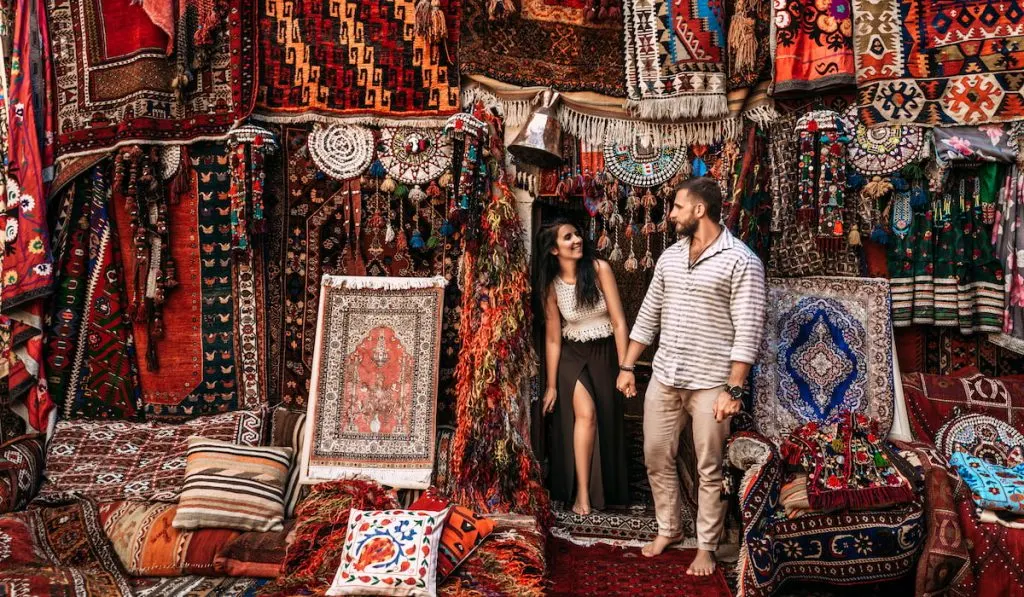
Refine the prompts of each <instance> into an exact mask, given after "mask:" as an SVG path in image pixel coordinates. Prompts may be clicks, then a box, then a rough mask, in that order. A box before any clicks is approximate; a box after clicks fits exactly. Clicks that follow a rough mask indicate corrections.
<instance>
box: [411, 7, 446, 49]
mask: <svg viewBox="0 0 1024 597" xmlns="http://www.w3.org/2000/svg"><path fill="white" fill-rule="evenodd" d="M416 35H417V36H419V37H423V38H426V40H427V42H428V43H432V44H435V43H437V42H439V41H441V40H443V39H444V38H446V37H448V24H447V23H446V22H445V19H444V11H442V10H441V3H440V2H438V0H419V1H418V2H416Z"/></svg>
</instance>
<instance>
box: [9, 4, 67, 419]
mask: <svg viewBox="0 0 1024 597" xmlns="http://www.w3.org/2000/svg"><path fill="white" fill-rule="evenodd" d="M30 2H31V0H18V2H17V3H16V4H15V9H14V44H13V54H12V57H11V78H10V89H9V94H10V95H9V100H8V106H7V108H8V110H7V111H6V112H5V113H4V114H3V115H2V117H4V118H8V121H7V130H8V135H9V138H8V151H9V155H8V163H7V176H8V178H7V185H6V186H7V201H6V206H5V207H6V214H5V215H6V225H5V236H4V258H3V280H2V289H0V315H2V316H3V318H4V320H3V321H2V322H0V325H2V326H4V327H7V328H8V329H10V338H11V341H10V344H9V345H8V346H9V348H6V349H5V351H13V354H14V358H13V359H12V358H11V356H10V355H11V353H10V352H9V353H8V355H7V361H8V363H12V362H13V363H12V364H13V368H12V369H9V372H8V388H7V392H8V400H15V399H18V398H20V397H21V396H22V395H25V407H26V409H27V413H28V423H29V425H31V426H32V427H33V428H34V429H36V430H45V429H46V428H47V421H48V418H49V414H50V412H51V410H52V409H53V406H54V405H53V401H52V400H51V397H50V395H49V392H48V390H47V386H46V381H45V375H46V374H45V366H44V363H43V354H42V349H43V342H42V316H43V305H42V298H43V297H44V296H46V295H48V294H49V293H50V292H51V291H52V285H53V258H52V256H51V254H50V239H49V234H48V226H47V219H46V198H47V189H46V187H45V185H44V183H43V161H42V160H43V156H42V155H41V153H40V148H41V147H42V145H41V141H42V140H41V139H39V138H38V134H37V130H38V128H37V127H38V121H37V116H36V111H35V107H34V106H35V104H34V94H33V91H32V78H33V73H31V72H29V71H28V70H26V69H27V68H29V65H30V64H31V52H32V39H31V18H32V14H31V13H32V10H33V6H32V4H31V3H30ZM41 8H42V7H41V6H39V5H37V6H35V9H36V11H37V12H38V11H40V10H41ZM38 19H39V23H40V27H41V28H42V29H45V28H46V17H45V16H44V13H42V12H38Z"/></svg>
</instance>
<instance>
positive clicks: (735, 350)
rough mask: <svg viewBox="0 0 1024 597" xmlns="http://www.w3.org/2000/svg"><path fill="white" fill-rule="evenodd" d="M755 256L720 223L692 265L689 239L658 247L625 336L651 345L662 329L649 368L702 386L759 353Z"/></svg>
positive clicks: (666, 380)
mask: <svg viewBox="0 0 1024 597" xmlns="http://www.w3.org/2000/svg"><path fill="white" fill-rule="evenodd" d="M764 309H765V278H764V266H762V265H761V260H760V259H758V258H757V255H755V254H754V253H753V252H752V251H751V250H750V249H749V248H747V246H746V245H745V244H743V243H742V242H740V241H739V240H738V239H736V237H734V236H733V235H732V234H731V233H730V232H729V231H728V230H727V229H725V228H723V229H722V233H721V234H720V235H719V236H718V238H717V239H716V240H715V241H714V242H713V243H711V246H709V247H708V248H707V249H705V251H704V253H703V254H702V255H701V256H700V257H699V258H698V259H697V262H696V263H694V264H693V265H692V266H691V265H690V239H687V238H684V239H682V240H680V241H679V242H677V243H676V244H674V245H672V246H671V247H669V248H668V249H666V250H665V252H664V253H662V255H661V258H659V259H658V264H657V265H656V266H655V268H654V279H653V280H651V285H650V287H649V288H648V290H647V296H646V297H644V302H643V305H642V306H641V307H640V312H639V314H638V315H637V318H636V323H635V324H634V327H633V331H632V333H631V334H630V338H631V339H633V340H636V341H637V342H640V343H641V344H646V345H650V344H651V343H652V342H654V338H655V336H656V335H657V334H658V332H659V331H660V332H661V340H660V342H659V348H658V352H657V354H655V355H654V375H655V376H656V377H657V379H658V381H660V382H661V383H662V384H664V385H667V386H671V387H675V388H682V389H686V390H703V389H707V388H713V387H716V386H720V385H723V384H725V383H726V382H727V381H728V379H729V369H730V367H731V363H732V361H739V362H743V363H751V364H753V363H754V361H755V360H756V359H757V353H758V350H759V349H760V347H761V338H762V336H763V334H764Z"/></svg>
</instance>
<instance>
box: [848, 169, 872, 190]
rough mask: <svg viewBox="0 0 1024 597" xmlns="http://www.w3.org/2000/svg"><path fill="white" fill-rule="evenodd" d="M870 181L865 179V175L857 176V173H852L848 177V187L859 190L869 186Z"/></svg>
mask: <svg viewBox="0 0 1024 597" xmlns="http://www.w3.org/2000/svg"><path fill="white" fill-rule="evenodd" d="M867 182H868V179H866V178H864V175H862V174H857V173H856V172H853V173H850V174H849V175H848V176H847V177H846V186H848V187H850V188H852V189H859V188H861V187H862V186H864V185H865V184H867Z"/></svg>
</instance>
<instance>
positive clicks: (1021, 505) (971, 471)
mask: <svg viewBox="0 0 1024 597" xmlns="http://www.w3.org/2000/svg"><path fill="white" fill-rule="evenodd" d="M949 464H950V466H952V467H953V468H955V469H956V471H957V472H958V473H960V478H961V479H963V480H964V483H966V484H967V487H969V488H970V489H971V498H972V499H973V500H974V503H975V504H977V506H978V507H979V508H984V509H985V510H994V511H1003V512H1012V513H1014V514H1024V464H1018V465H1016V466H1014V467H1005V466H1000V465H998V464H992V463H991V462H987V461H985V460H984V459H981V458H978V457H977V456H972V455H970V454H968V453H966V452H957V453H955V454H953V456H952V458H950V459H949Z"/></svg>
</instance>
